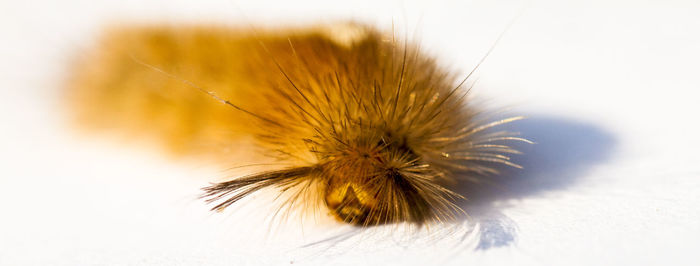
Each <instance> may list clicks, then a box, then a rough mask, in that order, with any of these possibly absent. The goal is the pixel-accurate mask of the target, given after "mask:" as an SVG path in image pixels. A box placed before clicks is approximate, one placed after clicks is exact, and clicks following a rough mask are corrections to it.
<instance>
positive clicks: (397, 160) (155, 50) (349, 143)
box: [70, 25, 519, 225]
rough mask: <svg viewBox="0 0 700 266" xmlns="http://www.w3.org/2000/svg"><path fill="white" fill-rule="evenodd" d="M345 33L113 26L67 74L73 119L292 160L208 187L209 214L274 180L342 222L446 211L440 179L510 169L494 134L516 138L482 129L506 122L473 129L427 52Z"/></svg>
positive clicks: (468, 112)
mask: <svg viewBox="0 0 700 266" xmlns="http://www.w3.org/2000/svg"><path fill="white" fill-rule="evenodd" d="M352 28H354V31H353V32H352V34H351V35H350V37H349V38H345V36H341V37H343V38H339V36H338V34H339V33H337V32H336V33H329V32H328V31H324V30H323V29H322V28H310V29H302V30H288V31H264V32H254V31H245V30H236V29H230V28H225V27H193V26H183V27H176V28H175V27H172V28H171V27H160V26H152V27H130V28H128V27H127V28H119V29H113V30H111V31H108V32H107V33H106V34H105V35H104V37H103V38H102V39H101V41H100V43H99V44H98V45H97V49H96V50H95V51H96V52H95V53H94V54H90V55H89V56H87V57H86V59H85V61H83V63H82V64H81V66H80V67H78V69H77V70H76V71H75V74H76V75H75V77H74V79H73V80H72V83H71V87H70V95H71V100H72V102H73V105H74V106H75V108H76V110H77V112H76V114H78V118H79V121H81V123H82V124H84V125H89V126H91V127H102V128H104V127H110V128H112V127H113V128H119V129H121V130H123V131H127V132H131V134H137V135H139V136H141V135H143V136H150V138H152V139H154V140H156V141H158V142H160V143H162V144H164V145H163V146H164V147H166V148H167V149H168V150H170V151H172V152H174V153H176V154H198V155H202V154H204V155H206V156H209V158H213V159H216V158H217V157H219V158H220V157H221V156H226V153H225V152H222V150H224V149H223V148H224V147H230V146H231V145H233V144H232V143H234V142H235V140H236V139H239V138H240V137H242V136H254V137H255V138H256V141H257V144H258V145H259V146H261V147H263V148H265V150H266V151H267V152H266V155H267V156H270V157H273V158H276V159H278V160H281V161H284V162H287V163H289V164H291V165H295V166H294V167H289V168H285V169H279V170H275V171H270V172H262V173H259V174H255V175H250V176H245V177H240V178H236V179H233V180H231V181H228V182H223V183H219V184H215V185H213V186H211V187H208V188H205V191H206V197H207V198H208V199H209V201H212V202H218V204H217V205H216V206H215V207H214V209H219V210H221V209H224V208H226V207H227V206H229V205H230V204H233V203H234V202H236V201H237V200H239V199H240V198H242V197H245V196H247V195H249V194H251V193H254V192H256V191H258V190H260V189H263V188H267V187H279V188H280V189H282V190H283V191H292V190H291V189H290V188H295V189H296V190H295V192H294V194H293V195H292V198H291V200H288V201H287V202H286V203H287V204H294V202H295V201H296V200H297V199H299V200H306V201H305V202H303V203H301V204H303V205H305V206H306V207H308V206H307V205H318V204H322V205H326V206H328V207H329V209H330V210H331V212H332V213H333V214H334V215H335V216H336V217H337V218H338V219H340V220H342V221H345V222H348V223H351V224H357V225H374V224H383V223H396V222H412V223H418V224H422V223H424V222H428V221H433V220H438V221H444V220H447V219H449V218H451V217H454V215H455V214H456V212H458V211H460V210H459V208H458V207H457V206H455V205H454V203H453V202H454V199H455V198H457V197H461V196H460V195H456V194H455V193H453V192H451V191H450V190H449V189H447V188H446V187H445V185H446V184H449V183H454V182H458V181H460V180H462V181H464V180H466V179H468V178H464V179H460V178H458V176H465V175H466V176H474V174H483V173H489V172H495V170H493V169H492V168H489V167H487V166H482V165H480V164H478V162H483V161H487V162H497V163H505V164H511V163H510V162H509V158H508V157H506V156H504V155H502V154H503V153H515V152H516V151H514V150H512V149H511V148H509V147H508V146H505V145H501V144H494V143H491V142H492V141H501V140H509V139H515V140H519V139H518V138H513V137H511V136H510V135H509V134H508V133H504V132H498V133H492V134H488V135H485V134H480V133H481V132H482V130H483V129H485V128H488V127H491V126H494V125H498V124H501V123H505V122H508V121H509V120H502V121H497V122H495V123H492V124H487V125H481V124H479V122H477V121H476V119H475V116H476V113H475V111H474V110H472V109H470V108H469V106H468V105H467V104H466V103H465V94H466V89H465V88H462V87H461V85H462V84H461V83H460V80H456V79H455V77H454V76H453V75H452V74H451V73H450V72H447V71H445V70H444V69H441V68H440V67H439V66H438V65H437V64H436V63H435V62H434V61H433V59H432V58H430V57H428V56H426V55H424V54H423V53H422V52H421V51H419V49H417V48H416V47H414V46H413V45H411V44H409V43H407V42H405V41H397V40H395V39H394V37H393V36H392V35H391V34H382V33H380V32H379V31H377V30H374V29H372V28H370V27H364V26H359V25H354V26H353V27H352ZM340 34H342V33H340ZM462 83H463V82H462ZM226 101H228V102H226ZM222 102H223V103H224V104H222ZM511 165H512V164H511ZM472 179H473V178H472ZM308 194H312V195H317V197H316V198H317V199H318V200H317V201H313V200H311V201H312V202H309V201H310V200H309V199H307V198H308V197H307V196H305V195H308ZM302 197H303V199H300V198H302ZM310 198H313V197H310ZM297 204H299V203H297Z"/></svg>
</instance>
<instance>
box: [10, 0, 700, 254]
mask: <svg viewBox="0 0 700 266" xmlns="http://www.w3.org/2000/svg"><path fill="white" fill-rule="evenodd" d="M521 12H522V15H521V16H520V17H519V18H518V19H517V20H516V21H515V23H514V24H513V26H512V27H511V28H510V29H509V30H508V31H507V33H506V35H505V36H504V37H503V39H502V40H501V41H500V43H498V45H497V47H496V49H495V50H494V52H493V53H492V54H491V56H490V57H489V58H488V59H487V61H486V63H484V64H483V65H482V66H481V68H480V69H479V71H478V72H477V75H476V76H478V78H479V79H478V82H477V84H476V87H475V89H474V90H473V92H474V94H475V95H474V96H475V97H477V98H479V99H483V100H486V102H487V103H488V104H486V105H485V106H487V107H489V108H493V109H494V110H498V109H499V108H502V107H511V109H509V113H514V114H521V113H522V114H527V115H528V116H529V117H530V119H528V120H526V121H522V122H518V123H516V124H513V125H511V127H512V128H514V129H517V130H519V131H521V132H522V133H523V135H525V136H527V137H528V138H530V139H532V140H534V141H536V142H537V143H538V144H537V145H533V146H524V147H522V149H523V150H524V151H525V152H526V154H525V155H524V156H521V157H518V158H516V159H517V161H519V162H520V163H522V164H523V165H524V166H525V167H526V168H525V169H524V170H519V171H513V172H512V173H510V174H509V175H508V178H510V179H507V180H505V181H503V183H502V187H504V188H505V189H502V190H498V191H490V192H489V191H486V192H483V193H482V194H484V195H480V196H479V197H476V198H475V202H474V203H473V204H471V205H469V206H468V211H470V212H471V214H472V216H473V217H472V219H471V220H469V221H465V224H463V225H458V226H455V228H451V229H449V230H442V231H441V229H440V228H433V229H432V231H431V233H430V234H428V236H418V235H419V233H415V234H410V233H407V232H403V231H401V230H390V229H386V230H384V229H376V230H375V231H373V232H355V233H356V234H350V236H348V237H345V234H342V233H341V236H343V237H340V238H334V239H331V240H327V241H322V242H320V243H317V244H314V245H310V246H305V247H301V246H302V245H304V244H308V243H313V242H315V241H318V240H319V239H323V238H324V237H325V236H328V235H338V232H345V231H347V230H348V228H347V227H344V226H341V225H333V224H330V225H329V224H325V225H318V226H308V223H304V225H305V226H304V227H303V229H304V230H302V226H299V225H298V224H296V223H297V222H298V221H296V220H293V221H289V223H287V224H281V225H269V223H268V224H266V223H264V222H260V221H262V218H260V217H258V216H261V217H264V216H265V215H266V214H268V213H269V211H270V210H269V209H266V208H265V207H264V206H261V205H264V204H260V203H259V202H261V201H262V200H255V199H254V200H250V201H249V202H246V203H247V204H245V206H243V207H241V208H240V210H230V211H227V212H226V213H222V214H216V213H209V212H208V211H207V206H205V205H204V204H203V203H202V202H201V201H200V200H198V199H197V195H198V194H199V193H200V192H199V190H198V189H199V188H200V187H202V186H205V185H206V184H207V183H208V182H210V181H215V180H219V179H220V178H223V177H226V176H228V175H227V173H224V172H222V171H221V170H220V169H218V168H216V167H211V166H209V165H206V164H202V163H196V162H184V161H172V160H169V159H167V158H164V157H162V156H159V155H158V154H156V153H153V152H151V151H148V150H147V149H144V150H140V149H137V148H136V147H133V146H131V147H129V146H128V145H121V144H115V143H110V142H104V141H100V140H99V138H86V137H81V136H75V135H73V134H71V133H70V131H69V130H68V129H67V126H66V125H65V123H64V121H63V120H62V116H61V112H62V108H61V103H62V102H61V97H60V96H61V94H60V88H61V79H62V77H64V75H65V73H66V71H67V69H66V67H67V65H68V63H69V61H70V58H72V56H73V55H75V54H79V53H80V52H81V51H84V49H86V48H87V47H88V43H89V41H90V40H91V38H93V37H94V35H95V33H97V32H98V30H99V28H100V26H101V25H104V24H105V23H120V21H134V20H140V21H143V20H151V21H182V20H188V21H197V20H208V21H218V22H227V23H232V24H239V25H240V24H241V23H245V24H246V25H260V24H265V25H273V26H274V25H281V24H285V25H296V24H299V25H308V24H311V23H315V22H324V21H334V20H339V19H356V20H358V21H362V22H365V23H369V24H373V25H377V26H378V27H380V28H383V29H390V28H391V23H392V21H394V23H395V25H396V27H397V28H398V29H409V30H408V31H405V32H408V35H411V36H416V38H418V39H420V40H421V41H422V43H423V47H424V48H425V50H426V51H427V52H429V53H431V54H434V55H436V56H437V57H438V58H439V59H441V60H442V63H443V64H445V65H447V66H450V67H452V68H453V69H455V71H460V72H461V73H466V72H468V70H470V69H471V68H472V67H473V66H474V65H475V64H476V63H477V62H478V60H479V59H480V57H481V56H483V55H484V53H485V52H486V51H487V50H488V48H489V47H490V46H491V44H492V43H493V42H494V41H495V39H496V38H497V36H498V35H499V34H500V33H501V32H502V31H503V30H504V29H505V28H506V25H507V24H508V23H509V21H511V19H513V18H514V17H516V16H517V14H518V13H521ZM399 32H400V31H399ZM0 36H2V37H0V97H1V99H2V100H1V102H0V121H1V122H2V123H0V171H1V172H0V265H198V264H207V265H289V264H294V265H329V264H328V263H332V264H331V265H358V264H361V265H367V264H369V265H429V264H433V263H440V264H449V265H475V264H476V265H501V264H509V265H513V264H515V265H601V264H602V265H697V263H698V262H697V261H699V260H700V255H699V254H698V247H699V246H700V209H699V208H700V196H699V194H700V155H698V148H700V141H699V139H700V138H698V130H699V129H700V126H698V118H697V115H698V114H700V107H699V104H698V100H699V98H698V97H699V96H700V94H699V93H698V90H700V78H699V74H698V71H699V70H700V63H699V62H700V51H699V50H700V4H699V3H698V2H697V1H641V0H639V1H623V0H608V1H595V0H594V1H587V0H579V1H547V0H533V1H505V0H503V1H501V0H496V1H494V0H488V1H486V0H468V1H426V2H417V3H416V2H413V1H385V2H380V1H344V2H331V1H280V2H272V1H235V0H231V1H227V0H212V1H183V0H178V1H172V0H171V1H135V0H134V1H87V0H85V1H79V0H70V1H49V0H45V1H17V0H13V1H11V0H2V2H0ZM121 146H125V147H121ZM234 166H235V165H234ZM262 196H263V195H261V198H262ZM256 204H257V205H256ZM469 229H473V231H470V232H467V233H465V232H464V230H469ZM452 230H453V231H452ZM462 238H463V239H462Z"/></svg>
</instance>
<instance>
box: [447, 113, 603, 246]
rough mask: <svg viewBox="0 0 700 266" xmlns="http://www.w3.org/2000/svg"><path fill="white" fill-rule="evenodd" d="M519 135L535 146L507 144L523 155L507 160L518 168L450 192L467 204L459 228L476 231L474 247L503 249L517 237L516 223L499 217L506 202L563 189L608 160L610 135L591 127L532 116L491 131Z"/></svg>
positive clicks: (504, 216) (571, 121)
mask: <svg viewBox="0 0 700 266" xmlns="http://www.w3.org/2000/svg"><path fill="white" fill-rule="evenodd" d="M504 129H505V130H508V131H513V132H520V133H521V136H522V137H524V138H527V139H529V140H532V141H534V142H535V144H524V143H517V144H514V145H513V146H515V147H516V149H517V150H519V151H522V152H523V155H516V156H512V157H513V161H514V162H515V163H517V164H520V165H522V166H523V169H514V168H501V169H500V170H501V172H502V174H501V175H498V176H489V177H485V178H484V179H486V180H488V181H486V182H484V183H483V184H476V185H475V184H472V183H465V184H464V185H462V186H461V187H458V188H455V190H456V191H457V192H459V193H460V194H462V195H465V196H466V197H467V198H468V200H467V201H465V202H462V203H461V204H460V207H462V208H463V209H464V210H465V211H466V212H467V213H468V214H469V217H466V218H465V224H469V225H470V226H472V227H474V229H475V230H477V232H478V233H477V235H478V240H477V241H478V244H477V246H476V249H477V250H479V249H481V250H484V249H489V248H494V247H503V246H508V245H510V244H512V243H514V242H515V241H516V239H517V224H516V223H515V222H514V221H513V220H512V219H510V218H509V217H508V216H507V215H505V214H504V213H503V209H504V208H507V207H509V206H508V204H503V203H507V201H509V200H520V199H525V198H528V197H536V196H542V194H544V193H546V192H550V191H564V190H566V189H570V188H572V187H574V186H576V185H577V183H579V181H581V179H582V178H584V177H585V176H586V173H587V172H588V171H589V169H591V168H592V167H593V166H595V165H597V164H600V163H602V162H605V161H606V160H608V159H609V158H610V157H611V153H612V151H613V149H614V147H615V144H616V142H617V141H616V140H615V137H614V136H612V135H611V134H610V133H608V132H606V131H605V130H604V129H602V128H599V127H598V126H596V125H593V124H588V123H584V122H578V121H574V120H572V119H567V118H561V117H548V116H537V115H533V116H530V118H528V119H525V120H521V121H517V122H513V123H511V124H508V125H505V126H502V127H500V128H498V129H496V130H504Z"/></svg>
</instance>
